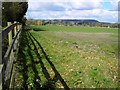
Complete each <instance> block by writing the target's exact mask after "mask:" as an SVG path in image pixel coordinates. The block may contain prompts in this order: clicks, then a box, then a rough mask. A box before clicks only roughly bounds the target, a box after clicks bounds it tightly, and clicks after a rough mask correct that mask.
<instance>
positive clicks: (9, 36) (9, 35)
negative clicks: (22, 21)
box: [7, 22, 12, 46]
mask: <svg viewBox="0 0 120 90" xmlns="http://www.w3.org/2000/svg"><path fill="white" fill-rule="evenodd" d="M7 24H8V26H10V25H11V22H8V23H7ZM11 43H12V30H11V31H10V32H9V33H8V44H9V46H10V44H11Z"/></svg>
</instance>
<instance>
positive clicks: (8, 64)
mask: <svg viewBox="0 0 120 90" xmlns="http://www.w3.org/2000/svg"><path fill="white" fill-rule="evenodd" d="M21 31H22V24H21V23H18V22H14V23H13V24H11V22H8V26H7V27H6V28H5V29H4V30H2V31H1V32H0V90H1V89H7V90H8V89H10V88H13V83H14V82H13V81H14V78H13V77H14V73H13V72H14V63H13V62H14V61H15V60H16V59H17V57H16V53H17V52H18V47H19V37H20V34H21ZM6 38H7V39H6ZM4 40H7V41H8V48H7V50H6V52H5V55H4V56H3V55H2V47H3V46H4V45H3V43H2V42H3V41H4Z"/></svg>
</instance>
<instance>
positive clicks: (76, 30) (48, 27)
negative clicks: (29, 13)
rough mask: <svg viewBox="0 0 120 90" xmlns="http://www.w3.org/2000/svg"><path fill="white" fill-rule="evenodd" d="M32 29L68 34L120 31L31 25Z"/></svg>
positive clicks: (114, 29) (114, 30)
mask: <svg viewBox="0 0 120 90" xmlns="http://www.w3.org/2000/svg"><path fill="white" fill-rule="evenodd" d="M30 27H31V28H33V29H34V30H36V31H39V30H47V31H67V32H92V33H93V32H94V33H97V32H106V33H118V29H116V28H101V27H84V26H58V25H45V26H36V25H31V26H30Z"/></svg>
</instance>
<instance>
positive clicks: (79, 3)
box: [26, 0, 119, 22]
mask: <svg viewBox="0 0 120 90" xmlns="http://www.w3.org/2000/svg"><path fill="white" fill-rule="evenodd" d="M118 1H119V0H34V1H33V0H29V1H28V5H29V7H28V11H27V13H26V17H27V18H28V19H96V20H98V21H103V22H118Z"/></svg>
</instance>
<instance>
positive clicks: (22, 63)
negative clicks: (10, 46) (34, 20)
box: [17, 31, 69, 90]
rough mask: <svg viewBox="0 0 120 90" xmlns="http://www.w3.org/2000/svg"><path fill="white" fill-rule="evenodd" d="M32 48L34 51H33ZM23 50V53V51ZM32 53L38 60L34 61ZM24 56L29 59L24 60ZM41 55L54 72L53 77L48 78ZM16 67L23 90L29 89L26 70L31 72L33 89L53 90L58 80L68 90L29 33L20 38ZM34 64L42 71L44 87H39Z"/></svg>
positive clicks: (39, 79) (36, 69)
mask: <svg viewBox="0 0 120 90" xmlns="http://www.w3.org/2000/svg"><path fill="white" fill-rule="evenodd" d="M25 47H27V49H26V50H25ZM33 47H34V49H33ZM37 47H39V48H40V49H41V51H42V53H39V52H38V49H37ZM24 50H25V51H24ZM33 53H34V54H35V55H36V56H37V58H38V60H37V61H36V60H35V59H36V58H35V57H34V56H33ZM26 54H27V55H28V57H29V60H28V58H26V57H27V56H26ZM41 54H44V56H45V59H46V60H47V62H48V63H49V64H50V66H51V68H52V70H53V71H54V73H55V75H54V77H53V78H52V77H50V74H49V73H48V71H47V68H46V67H45V65H44V63H43V61H42V59H43V58H42V57H41ZM28 61H30V64H28V63H27V62H28ZM17 63H18V65H19V68H18V69H19V71H20V73H21V75H22V77H23V81H22V88H23V89H25V90H28V89H29V86H28V78H29V75H28V73H29V69H28V68H32V72H33V75H34V76H33V89H36V90H39V89H42V90H55V88H56V86H55V83H56V82H57V81H58V80H59V81H60V82H61V84H62V85H63V87H64V89H65V90H69V87H68V86H67V84H66V82H65V81H64V79H63V78H62V77H61V75H60V73H59V72H58V71H57V69H56V68H55V66H54V64H53V63H52V62H51V61H50V59H49V57H48V55H47V54H46V52H45V51H44V49H43V47H42V46H41V45H40V43H39V42H38V41H37V40H36V39H35V38H34V37H33V36H32V34H31V33H28V31H27V32H23V36H22V38H21V41H20V48H19V54H18V61H17ZM36 64H39V65H40V67H41V69H42V73H43V74H44V76H45V78H46V80H47V82H45V83H44V85H41V78H40V76H39V72H38V68H37V67H36Z"/></svg>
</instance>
